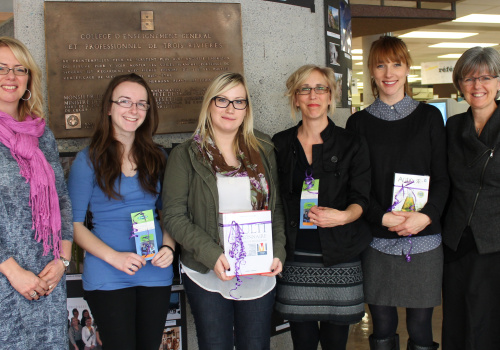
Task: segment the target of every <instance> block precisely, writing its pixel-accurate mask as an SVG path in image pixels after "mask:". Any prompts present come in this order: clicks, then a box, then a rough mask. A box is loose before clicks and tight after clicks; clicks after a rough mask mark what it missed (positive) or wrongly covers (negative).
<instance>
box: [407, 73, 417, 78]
mask: <svg viewBox="0 0 500 350" xmlns="http://www.w3.org/2000/svg"><path fill="white" fill-rule="evenodd" d="M417 77H418V75H416V74H410V75H409V76H408V78H410V79H411V78H417Z"/></svg>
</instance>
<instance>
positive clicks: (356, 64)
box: [354, 62, 363, 66]
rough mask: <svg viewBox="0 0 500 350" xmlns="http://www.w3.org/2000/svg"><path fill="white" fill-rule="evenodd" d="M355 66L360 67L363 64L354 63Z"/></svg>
mask: <svg viewBox="0 0 500 350" xmlns="http://www.w3.org/2000/svg"><path fill="white" fill-rule="evenodd" d="M354 65H355V66H362V65H363V62H358V63H354Z"/></svg>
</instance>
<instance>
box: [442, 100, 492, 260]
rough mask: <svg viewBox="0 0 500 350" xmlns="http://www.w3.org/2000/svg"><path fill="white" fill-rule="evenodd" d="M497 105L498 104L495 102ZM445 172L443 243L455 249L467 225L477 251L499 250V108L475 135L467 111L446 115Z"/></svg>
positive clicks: (470, 117) (485, 252)
mask: <svg viewBox="0 0 500 350" xmlns="http://www.w3.org/2000/svg"><path fill="white" fill-rule="evenodd" d="M497 104H498V103H497ZM446 131H447V134H448V171H449V174H450V179H451V192H450V198H449V203H448V208H447V212H446V215H445V220H444V223H445V224H444V231H443V242H444V243H445V244H446V245H447V246H448V247H450V248H451V249H453V250H456V249H457V247H458V243H459V242H460V238H461V236H462V233H463V231H464V229H465V227H466V226H470V227H471V229H472V233H473V235H474V240H475V242H476V246H477V249H478V251H479V253H480V254H487V253H493V252H499V251H500V234H499V233H498V228H499V227H500V201H499V198H500V154H499V152H500V107H497V109H496V110H495V112H494V113H493V115H492V116H491V117H490V119H489V121H488V122H487V127H486V128H485V129H484V130H483V134H481V139H483V140H484V139H485V138H486V140H487V141H486V144H485V143H483V142H482V141H481V140H480V139H479V138H478V137H477V135H476V131H475V127H474V121H473V118H472V114H471V110H470V108H469V110H468V111H467V112H466V113H462V114H458V115H456V116H453V117H452V118H450V119H449V120H448V122H447V124H446Z"/></svg>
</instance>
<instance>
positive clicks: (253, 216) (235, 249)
mask: <svg viewBox="0 0 500 350" xmlns="http://www.w3.org/2000/svg"><path fill="white" fill-rule="evenodd" d="M219 235H220V241H221V245H222V246H223V248H224V254H225V256H226V259H227V260H228V262H229V266H230V270H229V271H226V274H227V275H228V276H234V275H236V274H238V275H239V276H243V275H257V274H263V273H269V272H271V264H272V262H273V232H272V224H271V211H270V210H254V211H245V212H238V213H219Z"/></svg>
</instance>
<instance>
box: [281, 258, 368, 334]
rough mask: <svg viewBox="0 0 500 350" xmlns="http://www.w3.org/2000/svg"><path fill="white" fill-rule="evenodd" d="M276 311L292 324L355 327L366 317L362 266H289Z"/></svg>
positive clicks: (311, 264)
mask: <svg viewBox="0 0 500 350" xmlns="http://www.w3.org/2000/svg"><path fill="white" fill-rule="evenodd" d="M277 281H278V287H277V291H276V303H275V308H276V311H277V312H278V313H280V315H281V316H282V317H283V318H284V319H286V320H289V321H296V322H305V321H329V322H332V323H335V324H344V325H345V324H353V323H357V322H359V321H360V320H361V318H363V316H364V314H365V309H364V298H363V272H362V269H361V262H360V261H355V262H349V263H344V264H338V265H334V266H330V267H324V266H323V264H318V263H302V262H285V266H284V268H283V277H282V278H278V280H277Z"/></svg>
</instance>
